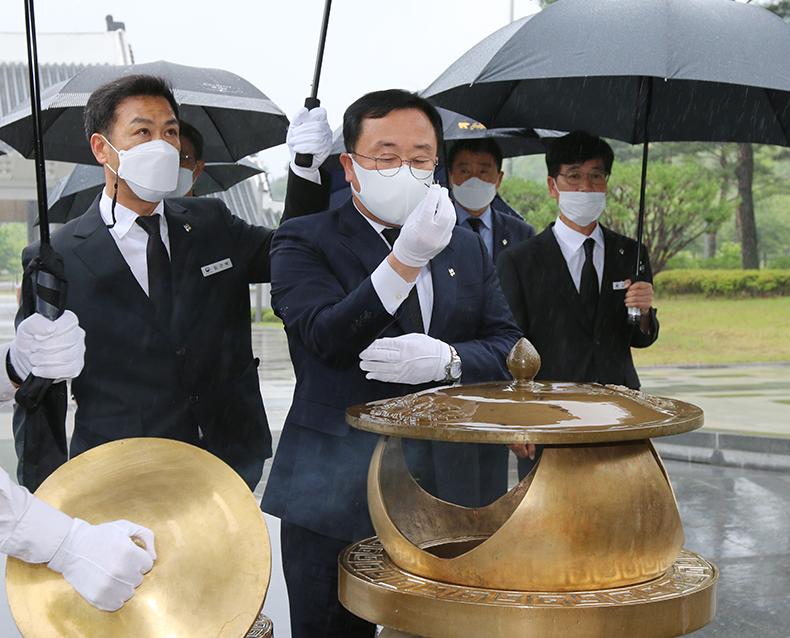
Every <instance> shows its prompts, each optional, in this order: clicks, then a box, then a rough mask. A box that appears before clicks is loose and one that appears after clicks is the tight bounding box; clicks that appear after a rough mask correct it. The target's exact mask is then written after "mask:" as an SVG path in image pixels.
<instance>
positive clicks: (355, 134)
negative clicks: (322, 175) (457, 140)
mask: <svg viewBox="0 0 790 638" xmlns="http://www.w3.org/2000/svg"><path fill="white" fill-rule="evenodd" d="M406 109H416V110H418V111H422V112H423V113H425V115H426V117H427V118H428V120H430V122H431V125H432V126H433V130H434V132H435V133H436V153H437V154H440V153H441V149H442V144H443V143H444V134H443V127H442V117H441V115H439V111H437V110H436V107H435V106H434V105H433V104H431V103H430V102H429V101H428V100H426V99H425V98H424V97H420V96H419V95H417V94H416V93H412V92H410V91H405V90H403V89H387V90H386V91H373V92H372V93H366V94H365V95H363V96H362V97H361V98H359V99H358V100H357V101H356V102H354V103H353V104H352V105H351V106H349V107H348V108H347V109H346V112H345V113H344V114H343V141H344V143H345V145H346V151H348V152H349V153H350V152H353V151H354V149H355V148H356V146H357V142H358V141H359V136H360V134H361V133H362V120H365V119H368V118H370V119H374V120H377V119H380V118H382V117H386V116H387V115H389V114H390V113H392V112H393V111H403V110H406Z"/></svg>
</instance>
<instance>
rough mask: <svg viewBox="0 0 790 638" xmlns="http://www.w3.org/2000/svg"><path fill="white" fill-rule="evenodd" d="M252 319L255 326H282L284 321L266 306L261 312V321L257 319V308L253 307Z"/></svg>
mask: <svg viewBox="0 0 790 638" xmlns="http://www.w3.org/2000/svg"><path fill="white" fill-rule="evenodd" d="M252 321H253V325H255V326H282V325H283V322H282V321H280V318H279V317H278V316H277V315H275V314H274V311H273V310H272V309H271V308H264V309H263V312H262V313H261V321H260V322H256V321H255V308H253V309H252Z"/></svg>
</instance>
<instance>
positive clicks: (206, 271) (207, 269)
mask: <svg viewBox="0 0 790 638" xmlns="http://www.w3.org/2000/svg"><path fill="white" fill-rule="evenodd" d="M228 268H233V264H232V263H231V261H230V257H226V258H225V259H220V260H219V261H215V262H214V263H213V264H208V265H207V266H201V268H200V272H202V273H203V276H204V277H210V276H211V275H216V274H217V273H218V272H222V271H223V270H227V269H228Z"/></svg>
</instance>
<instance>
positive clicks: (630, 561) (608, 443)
mask: <svg viewBox="0 0 790 638" xmlns="http://www.w3.org/2000/svg"><path fill="white" fill-rule="evenodd" d="M508 364H509V367H510V370H511V373H512V375H513V378H514V379H515V380H514V381H513V382H506V383H505V382H503V383H489V384H478V385H471V386H453V387H442V388H435V389H432V390H428V391H424V392H420V393H417V394H413V395H408V396H406V397H401V398H398V399H392V400H387V401H379V402H374V403H370V404H367V405H363V406H355V407H353V408H350V409H349V410H348V411H347V416H346V418H347V421H348V422H349V423H350V424H351V425H352V426H354V427H357V428H360V429H364V430H368V431H373V432H378V433H381V434H383V435H385V436H382V438H381V440H380V442H379V444H378V446H377V448H376V451H375V452H374V455H373V459H372V460H371V464H370V471H369V474H368V505H369V508H370V515H371V519H372V521H373V525H374V527H375V529H376V532H377V534H378V536H377V537H376V538H373V539H367V540H365V541H361V542H360V543H356V544H354V545H352V546H351V547H349V548H348V549H347V550H346V551H345V552H344V554H342V555H341V570H340V599H341V602H342V603H343V604H344V605H345V606H346V607H348V608H349V609H350V610H351V611H353V612H354V613H356V614H358V615H360V616H362V617H363V618H366V619H368V620H371V621H373V622H377V623H379V624H382V625H384V626H385V627H390V628H392V629H397V630H400V631H404V632H408V633H414V634H419V635H424V636H431V637H436V638H444V637H448V638H449V637H451V636H476V635H488V636H500V635H501V636H506V635H515V634H522V635H523V634H526V635H530V636H532V635H534V636H591V635H606V636H607V637H611V636H620V635H621V636H624V637H625V636H628V637H629V638H630V637H631V636H639V637H640V638H649V637H652V636H655V637H656V638H662V637H666V636H677V635H681V634H685V633H689V632H691V631H694V630H696V629H699V628H700V627H702V626H704V625H705V624H707V623H708V622H710V620H711V619H712V618H713V617H714V615H715V590H716V587H715V583H716V579H717V576H718V572H717V570H716V568H715V567H714V566H713V565H712V564H711V563H709V562H707V561H705V560H704V559H702V558H701V557H699V556H697V555H695V554H692V553H690V552H685V551H684V550H683V549H682V548H683V542H684V536H683V528H682V525H681V522H680V516H679V514H678V511H677V503H676V501H675V496H674V493H673V491H672V486H671V484H670V482H669V478H668V477H667V474H666V471H665V469H664V466H663V464H662V462H661V459H660V457H659V455H658V454H657V452H656V451H655V448H654V447H653V445H652V443H651V442H650V440H649V439H650V438H651V437H655V436H666V435H669V434H678V433H681V432H686V431H689V430H693V429H695V428H698V427H700V426H701V425H702V421H703V415H702V411H701V410H700V409H699V408H698V407H696V406H693V405H690V404H688V403H683V402H681V401H674V400H670V399H662V398H658V397H653V396H650V395H647V394H644V393H641V392H636V391H633V390H629V389H628V388H623V387H619V386H600V385H598V384H573V383H544V382H535V381H533V378H534V376H535V374H536V373H537V371H538V369H539V365H540V358H539V356H538V355H537V352H535V350H534V348H533V347H532V346H531V344H529V342H528V341H526V340H525V339H522V340H521V341H520V342H519V343H518V344H517V345H516V347H515V348H514V349H513V352H511V355H510V357H509V360H508ZM399 437H409V438H422V439H433V440H445V441H470V442H478V443H499V444H505V443H508V444H510V443H543V444H544V445H545V448H544V450H543V454H542V457H541V459H540V461H539V463H538V465H537V466H536V467H535V468H534V469H533V470H532V472H531V473H530V474H529V475H528V476H527V477H525V478H524V480H523V481H521V483H519V484H518V485H517V486H516V487H515V488H513V489H512V490H511V491H510V492H508V493H507V494H505V495H504V496H502V497H501V498H500V499H499V500H497V501H496V502H494V503H492V504H491V505H489V506H487V507H483V508H479V509H468V508H465V507H461V506H457V505H453V504H451V503H447V502H444V501H441V500H439V499H437V498H434V497H433V496H431V495H430V494H428V493H427V492H425V491H424V490H423V489H422V488H421V487H420V486H419V485H418V484H417V483H416V482H415V481H414V479H413V478H412V476H411V475H410V473H409V470H408V468H407V466H406V463H405V460H404V457H403V453H402V449H401V444H400V442H401V439H400V438H399ZM599 632H600V633H599Z"/></svg>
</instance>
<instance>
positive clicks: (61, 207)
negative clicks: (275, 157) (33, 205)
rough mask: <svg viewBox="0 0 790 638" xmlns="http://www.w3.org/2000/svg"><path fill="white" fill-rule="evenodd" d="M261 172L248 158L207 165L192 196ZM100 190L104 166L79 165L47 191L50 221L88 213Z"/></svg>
mask: <svg viewBox="0 0 790 638" xmlns="http://www.w3.org/2000/svg"><path fill="white" fill-rule="evenodd" d="M260 173H263V169H262V168H260V167H258V166H256V165H255V164H253V163H252V162H251V161H249V160H247V159H243V160H240V161H238V162H229V163H224V162H213V163H207V164H206V166H205V168H204V169H203V172H202V173H201V174H200V175H199V176H198V178H197V180H195V196H196V197H199V196H201V195H209V194H211V193H218V192H220V191H225V190H228V189H229V188H230V187H231V186H234V185H235V184H238V183H239V182H241V181H244V180H245V179H248V178H250V177H252V176H253V175H259V174H260ZM103 187H104V168H103V167H101V166H89V165H87V164H78V165H77V166H76V167H75V168H74V170H73V171H71V173H69V174H68V175H66V177H64V178H63V179H60V180H58V182H57V183H56V184H55V186H53V187H52V190H50V192H49V197H48V200H47V206H48V208H49V221H50V222H51V223H61V224H64V223H66V222H68V221H71V220H72V219H74V218H75V217H79V216H80V215H82V214H83V213H84V212H85V211H86V210H88V207H89V206H90V205H91V203H92V202H93V200H94V199H95V198H96V195H98V194H99V192H100V191H101V189H102V188H103ZM36 223H38V222H36Z"/></svg>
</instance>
